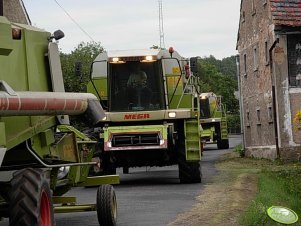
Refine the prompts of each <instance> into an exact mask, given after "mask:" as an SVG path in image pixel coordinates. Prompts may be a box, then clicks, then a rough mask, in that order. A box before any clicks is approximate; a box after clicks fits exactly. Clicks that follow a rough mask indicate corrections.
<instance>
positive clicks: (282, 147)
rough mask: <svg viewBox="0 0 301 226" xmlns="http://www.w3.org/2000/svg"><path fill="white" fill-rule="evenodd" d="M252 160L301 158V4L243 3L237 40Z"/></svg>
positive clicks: (291, 0) (289, 0)
mask: <svg viewBox="0 0 301 226" xmlns="http://www.w3.org/2000/svg"><path fill="white" fill-rule="evenodd" d="M237 50H238V52H239V62H240V64H239V83H240V98H241V114H242V126H243V143H244V147H245V151H246V155H247V156H254V157H259V158H262V157H263V158H270V159H275V158H277V157H279V158H281V159H286V160H300V158H301V147H300V144H301V111H300V110H301V0H241V8H240V21H239V29H238V36H237Z"/></svg>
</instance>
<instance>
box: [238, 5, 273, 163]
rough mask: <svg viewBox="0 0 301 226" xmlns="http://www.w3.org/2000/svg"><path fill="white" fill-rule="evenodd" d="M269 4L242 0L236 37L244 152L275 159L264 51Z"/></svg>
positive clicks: (270, 31) (270, 33) (269, 79)
mask: <svg viewBox="0 0 301 226" xmlns="http://www.w3.org/2000/svg"><path fill="white" fill-rule="evenodd" d="M268 8H269V3H268V2H267V3H264V1H262V0H254V8H252V0H248V1H247V0H245V1H242V4H241V19H240V28H239V40H238V42H237V49H238V52H239V56H240V79H241V92H242V102H243V118H244V123H243V124H244V135H245V149H246V154H247V155H249V156H254V157H266V158H272V159H274V158H276V157H277V154H276V145H275V132H274V122H273V118H272V112H273V108H272V107H273V104H272V76H271V67H270V66H271V65H270V62H269V56H268V55H267V54H268V52H267V50H268V49H269V48H270V47H271V45H272V44H273V42H274V39H275V38H274V35H273V25H272V23H271V19H270V16H269V10H268Z"/></svg>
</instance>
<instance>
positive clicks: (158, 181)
mask: <svg viewBox="0 0 301 226" xmlns="http://www.w3.org/2000/svg"><path fill="white" fill-rule="evenodd" d="M239 143H241V139H240V137H239V136H231V137H230V149H229V150H217V148H216V145H207V146H206V147H205V151H204V155H203V159H202V174H203V177H202V183H199V184H180V183H179V179H178V169H177V166H171V167H164V168H157V167H152V168H150V167H144V168H136V169H130V173H129V174H122V171H118V172H119V174H120V179H121V184H120V185H115V186H114V188H115V192H116V197H117V203H118V215H117V225H118V226H161V225H162V226H163V225H167V224H168V223H170V222H172V221H173V220H174V219H175V218H176V216H177V214H179V213H181V212H184V211H185V210H189V209H190V208H191V207H192V206H193V204H194V202H195V197H196V196H197V195H199V194H200V193H201V192H202V190H203V188H204V185H206V183H209V182H210V180H211V179H212V177H213V176H214V175H215V174H216V173H217V171H216V169H215V167H214V163H215V161H216V160H217V159H218V158H219V156H220V155H222V154H224V153H227V152H230V151H232V150H231V148H233V147H235V146H236V145H237V144H239ZM68 195H70V196H77V197H78V202H79V203H95V199H96V188H76V189H73V190H71V191H70V192H69V193H68ZM55 219H56V225H57V226H71V225H72V226H84V225H85V226H94V225H95V226H98V225H99V224H98V221H97V216H96V212H84V213H72V214H69V213H68V214H57V215H55ZM4 225H8V223H7V222H6V224H5V222H1V223H0V226H4Z"/></svg>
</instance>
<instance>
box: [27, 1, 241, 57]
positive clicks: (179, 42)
mask: <svg viewBox="0 0 301 226" xmlns="http://www.w3.org/2000/svg"><path fill="white" fill-rule="evenodd" d="M23 1H24V4H25V6H26V8H27V11H28V14H29V16H30V19H31V21H32V24H33V25H35V26H37V27H40V28H43V29H45V30H48V31H50V32H53V31H55V30H57V29H61V30H63V31H64V33H65V38H64V39H63V40H61V41H60V48H61V50H62V51H63V52H70V51H71V50H73V49H74V48H75V47H76V46H77V45H78V44H79V43H80V42H81V41H85V42H88V41H91V40H90V38H89V37H88V36H87V35H85V34H84V33H83V32H82V31H81V30H80V29H79V28H78V27H77V26H76V25H75V24H74V23H73V22H72V20H71V19H70V18H69V17H68V16H67V15H66V14H65V13H64V11H63V10H62V9H61V8H60V7H59V6H58V5H57V4H56V2H55V1H54V0H42V1H41V0H23ZM57 1H58V2H59V4H60V5H62V7H63V8H64V9H65V10H66V11H67V12H68V13H69V14H70V15H71V16H72V17H73V19H74V20H75V21H76V22H77V23H78V24H79V25H80V26H81V27H82V28H83V29H84V30H85V31H86V32H87V33H88V34H89V35H90V36H91V37H92V38H93V40H94V41H97V42H101V45H102V46H103V47H104V48H105V49H107V50H117V49H118V50H122V49H143V48H149V47H151V46H153V45H159V44H160V38H159V4H158V0H110V1H103V0H98V1H97V0H81V1H80V0H57ZM239 8H240V0H185V1H183V0H163V18H164V35H165V47H167V48H168V47H169V46H173V47H174V49H175V50H177V51H178V52H179V53H180V54H181V55H183V56H185V57H192V56H209V55H214V56H215V57H216V58H218V59H222V58H223V57H228V56H230V55H234V54H236V50H235V46H236V38H237V30H238V23H239Z"/></svg>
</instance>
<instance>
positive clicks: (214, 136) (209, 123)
mask: <svg viewBox="0 0 301 226" xmlns="http://www.w3.org/2000/svg"><path fill="white" fill-rule="evenodd" d="M200 122H201V126H202V129H201V140H202V143H203V144H205V145H206V144H217V148H218V149H228V148H229V138H228V126H227V116H226V111H225V109H224V106H223V105H222V97H221V96H217V95H216V94H214V93H212V92H210V93H201V95H200Z"/></svg>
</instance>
